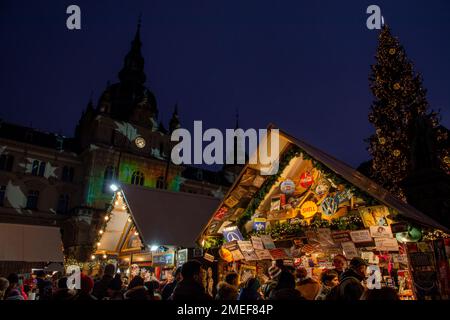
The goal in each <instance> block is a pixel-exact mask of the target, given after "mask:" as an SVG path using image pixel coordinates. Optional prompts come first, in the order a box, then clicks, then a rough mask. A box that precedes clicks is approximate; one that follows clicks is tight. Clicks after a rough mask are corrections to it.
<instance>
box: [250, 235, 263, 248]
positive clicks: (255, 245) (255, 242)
mask: <svg viewBox="0 0 450 320" xmlns="http://www.w3.org/2000/svg"><path fill="white" fill-rule="evenodd" d="M251 240H252V244H253V248H254V249H255V250H264V245H263V243H262V240H261V238H260V237H255V236H252V238H251Z"/></svg>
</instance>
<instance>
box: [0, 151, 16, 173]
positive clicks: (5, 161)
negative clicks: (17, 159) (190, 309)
mask: <svg viewBox="0 0 450 320" xmlns="http://www.w3.org/2000/svg"><path fill="white" fill-rule="evenodd" d="M13 163H14V157H13V156H11V155H9V154H2V155H1V156H0V170H5V171H12V167H13Z"/></svg>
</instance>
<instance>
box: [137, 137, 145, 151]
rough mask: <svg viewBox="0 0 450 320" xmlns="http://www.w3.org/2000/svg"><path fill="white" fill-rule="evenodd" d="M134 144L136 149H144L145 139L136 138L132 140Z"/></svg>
mask: <svg viewBox="0 0 450 320" xmlns="http://www.w3.org/2000/svg"><path fill="white" fill-rule="evenodd" d="M134 143H135V144H136V147H138V148H139V149H142V148H143V147H145V139H144V138H142V137H137V138H136V139H135V140H134Z"/></svg>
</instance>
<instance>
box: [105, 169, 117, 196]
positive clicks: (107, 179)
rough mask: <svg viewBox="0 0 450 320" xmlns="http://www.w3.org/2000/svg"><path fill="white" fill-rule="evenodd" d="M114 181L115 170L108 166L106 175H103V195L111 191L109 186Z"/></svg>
mask: <svg viewBox="0 0 450 320" xmlns="http://www.w3.org/2000/svg"><path fill="white" fill-rule="evenodd" d="M113 179H114V168H113V167H112V166H108V167H106V169H105V174H104V175H103V193H107V192H108V191H110V188H109V186H110V185H111V183H112V182H113Z"/></svg>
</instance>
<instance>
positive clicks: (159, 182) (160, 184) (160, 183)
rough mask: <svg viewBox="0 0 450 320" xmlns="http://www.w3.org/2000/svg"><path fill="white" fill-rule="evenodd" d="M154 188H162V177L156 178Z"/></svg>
mask: <svg viewBox="0 0 450 320" xmlns="http://www.w3.org/2000/svg"><path fill="white" fill-rule="evenodd" d="M156 188H158V189H164V177H159V178H158V180H156Z"/></svg>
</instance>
